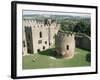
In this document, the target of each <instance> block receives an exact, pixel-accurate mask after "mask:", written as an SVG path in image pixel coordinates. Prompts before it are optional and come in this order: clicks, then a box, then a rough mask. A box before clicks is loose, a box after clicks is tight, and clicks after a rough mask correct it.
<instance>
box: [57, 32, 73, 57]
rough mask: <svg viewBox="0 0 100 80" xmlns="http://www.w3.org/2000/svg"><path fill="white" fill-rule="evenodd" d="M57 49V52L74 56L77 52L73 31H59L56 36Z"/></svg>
mask: <svg viewBox="0 0 100 80" xmlns="http://www.w3.org/2000/svg"><path fill="white" fill-rule="evenodd" d="M55 40H56V41H55V42H56V51H57V54H58V55H60V56H62V57H66V58H72V57H73V56H74V54H75V35H74V34H71V33H58V34H57V36H56V38H55Z"/></svg>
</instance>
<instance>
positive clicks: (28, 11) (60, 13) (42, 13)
mask: <svg viewBox="0 0 100 80" xmlns="http://www.w3.org/2000/svg"><path fill="white" fill-rule="evenodd" d="M34 14H37V15H38V14H39V15H71V16H81V17H90V14H89V13H77V12H73V13H72V12H51V11H31V10H24V11H23V15H34Z"/></svg>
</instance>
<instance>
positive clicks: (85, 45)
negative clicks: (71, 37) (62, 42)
mask: <svg viewBox="0 0 100 80" xmlns="http://www.w3.org/2000/svg"><path fill="white" fill-rule="evenodd" d="M75 41H76V47H79V48H82V49H86V50H91V39H90V38H89V37H88V36H85V35H82V34H76V36H75Z"/></svg>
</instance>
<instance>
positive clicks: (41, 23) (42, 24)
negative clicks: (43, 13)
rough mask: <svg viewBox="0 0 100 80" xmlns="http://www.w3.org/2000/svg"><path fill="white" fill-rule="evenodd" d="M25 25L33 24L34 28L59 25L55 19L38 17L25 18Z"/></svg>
mask: <svg viewBox="0 0 100 80" xmlns="http://www.w3.org/2000/svg"><path fill="white" fill-rule="evenodd" d="M23 23H24V24H23V26H27V27H29V26H31V27H33V28H45V27H49V26H55V24H56V26H59V25H57V23H56V22H55V24H54V21H52V20H51V21H50V19H49V20H48V21H46V20H38V19H23Z"/></svg>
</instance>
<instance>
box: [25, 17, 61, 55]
mask: <svg viewBox="0 0 100 80" xmlns="http://www.w3.org/2000/svg"><path fill="white" fill-rule="evenodd" d="M59 28H60V25H59V24H57V23H56V22H51V21H50V20H48V22H44V21H43V20H32V19H23V42H24V44H25V46H23V54H25V55H26V54H27V53H32V54H33V53H38V52H39V51H43V50H46V49H48V48H50V47H53V45H54V44H55V38H54V36H55V34H57V32H58V30H59Z"/></svg>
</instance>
